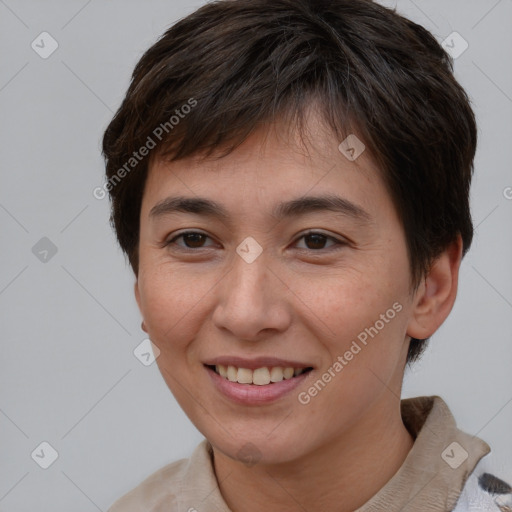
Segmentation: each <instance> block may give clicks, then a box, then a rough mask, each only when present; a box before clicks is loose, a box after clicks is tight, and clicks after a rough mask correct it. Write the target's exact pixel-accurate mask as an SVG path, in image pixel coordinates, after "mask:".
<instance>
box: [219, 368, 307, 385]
mask: <svg viewBox="0 0 512 512" xmlns="http://www.w3.org/2000/svg"><path fill="white" fill-rule="evenodd" d="M215 371H216V372H217V373H218V374H220V375H221V376H222V377H224V378H226V379H228V380H230V381H231V382H239V383H240V384H256V385H258V386H264V385H265V384H270V383H271V382H279V381H281V380H283V379H291V378H292V377H294V376H295V375H300V374H301V373H303V372H304V371H305V368H292V367H287V368H282V367H280V366H274V367H272V368H267V367H263V368H256V369H255V370H251V369H249V368H237V367H236V366H231V365H230V366H224V365H223V364H218V365H216V366H215Z"/></svg>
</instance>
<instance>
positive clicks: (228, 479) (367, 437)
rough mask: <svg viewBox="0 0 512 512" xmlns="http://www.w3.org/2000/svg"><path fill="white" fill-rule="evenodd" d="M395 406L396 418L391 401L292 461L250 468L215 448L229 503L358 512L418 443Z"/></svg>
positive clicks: (245, 508) (299, 511)
mask: <svg viewBox="0 0 512 512" xmlns="http://www.w3.org/2000/svg"><path fill="white" fill-rule="evenodd" d="M396 402H397V401H396V400H395V403H394V406H395V408H394V411H393V412H394V413H395V414H393V415H390V414H389V403H387V404H386V407H381V410H380V411H379V410H375V409H372V411H371V414H368V415H367V417H365V418H362V419H361V421H358V422H357V424H356V425H354V426H353V427H351V428H350V429H349V430H347V431H345V432H343V433H342V434H341V435H339V436H337V437H335V438H333V439H328V440H326V442H325V443H324V444H323V445H322V446H321V447H320V448H318V449H316V450H315V451H313V452H310V453H306V454H304V455H302V456H301V457H299V458H297V459H295V460H293V461H292V462H286V463H283V464H271V465H269V464H256V465H254V466H251V467H248V466H246V465H244V464H243V463H241V462H239V461H235V460H233V459H231V458H229V457H227V456H225V455H224V454H222V453H220V452H219V451H218V450H216V449H215V448H214V468H215V473H216V475H217V480H218V482H219V488H220V491H221V494H222V496H223V497H224V500H225V501H226V503H227V505H228V506H229V508H230V509H231V511H232V512H259V511H260V510H262V509H267V510H268V509H270V510H280V511H282V512H303V511H304V510H323V511H325V512H330V511H332V512H334V511H336V512H350V511H353V510H356V509H357V508H359V507H361V506H362V505H363V504H364V503H366V502H367V501H368V500H369V499H370V498H371V497H373V496H374V495H375V494H376V493H377V492H378V491H379V490H380V489H381V488H382V487H383V486H384V485H385V484H386V483H387V482H388V481H389V480H390V479H391V477H392V476H393V475H394V474H395V473H396V472H397V471H398V469H399V468H400V466H401V465H402V463H403V462H404V460H405V458H406V457H407V454H408V453H409V451H410V449H411V448H412V446H413V444H414V440H413V438H412V437H411V435H410V434H409V432H408V431H407V429H406V428H405V426H404V424H403V422H402V419H401V416H400V401H399V400H398V403H396ZM397 410H398V412H397ZM376 425H378V430H377V431H376V427H375V426H376Z"/></svg>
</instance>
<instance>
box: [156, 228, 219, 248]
mask: <svg viewBox="0 0 512 512" xmlns="http://www.w3.org/2000/svg"><path fill="white" fill-rule="evenodd" d="M180 238H181V239H183V242H184V245H183V244H177V243H176V240H179V239H180ZM208 238H210V237H209V236H208V235H205V234H204V233H200V232H199V231H187V232H186V233H181V234H179V235H177V236H175V237H174V238H173V239H172V240H169V242H167V243H166V244H165V245H167V246H168V245H177V246H178V247H182V248H185V249H201V248H203V247H209V246H205V245H204V242H205V241H206V239H208Z"/></svg>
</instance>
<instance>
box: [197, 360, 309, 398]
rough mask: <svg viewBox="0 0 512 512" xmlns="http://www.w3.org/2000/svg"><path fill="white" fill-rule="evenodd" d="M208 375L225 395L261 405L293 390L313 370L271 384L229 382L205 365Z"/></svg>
mask: <svg viewBox="0 0 512 512" xmlns="http://www.w3.org/2000/svg"><path fill="white" fill-rule="evenodd" d="M205 368H206V370H207V371H208V375H209V376H210V378H211V379H212V381H213V383H214V385H215V387H216V388H217V389H218V390H219V391H220V392H221V393H222V394H223V395H225V396H227V397H228V398H230V399H231V400H233V401H234V402H237V403H239V404H243V405H261V404H267V403H270V402H273V401H275V400H277V399H278V398H281V397H282V396H284V395H286V394H287V393H290V392H291V391H293V390H294V389H295V388H296V387H297V386H299V385H300V384H301V383H303V382H304V381H305V380H306V379H307V378H308V376H309V374H310V373H311V372H312V371H313V370H310V371H308V372H305V373H301V374H300V375H297V376H296V377H292V378H291V379H285V380H282V381H280V382H274V383H272V384H265V385H263V386H258V385H256V384H240V383H239V382H231V381H230V380H227V379H225V378H224V377H221V376H220V375H219V374H218V373H216V372H215V371H214V370H212V369H211V368H208V367H207V366H205Z"/></svg>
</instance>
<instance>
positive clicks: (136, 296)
mask: <svg viewBox="0 0 512 512" xmlns="http://www.w3.org/2000/svg"><path fill="white" fill-rule="evenodd" d="M133 289H134V292H135V300H136V301H137V306H139V311H140V312H141V313H142V309H141V308H140V291H139V281H138V280H137V279H135V284H134V285H133ZM140 328H141V329H142V330H143V331H144V332H146V333H147V332H148V330H147V327H146V324H145V323H144V320H142V323H141V324H140Z"/></svg>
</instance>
